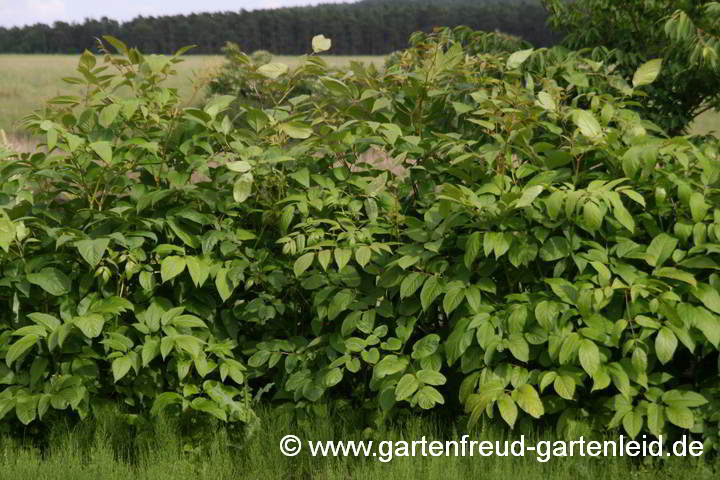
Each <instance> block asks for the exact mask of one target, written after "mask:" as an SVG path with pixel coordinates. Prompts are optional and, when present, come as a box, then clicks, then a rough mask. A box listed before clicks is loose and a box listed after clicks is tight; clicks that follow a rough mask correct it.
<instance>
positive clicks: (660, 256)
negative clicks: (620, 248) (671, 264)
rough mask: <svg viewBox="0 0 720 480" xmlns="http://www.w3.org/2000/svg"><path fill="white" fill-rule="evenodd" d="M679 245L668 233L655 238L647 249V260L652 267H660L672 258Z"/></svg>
mask: <svg viewBox="0 0 720 480" xmlns="http://www.w3.org/2000/svg"><path fill="white" fill-rule="evenodd" d="M677 244H678V240H677V238H674V237H671V236H670V235H668V234H666V233H661V234H660V235H658V236H656V237H655V238H653V240H652V242H650V245H649V246H648V248H647V251H646V257H645V260H646V261H647V263H648V264H649V265H650V266H653V267H660V266H662V264H663V263H665V260H667V259H668V258H670V256H671V255H672V253H673V252H674V251H675V247H676V246H677Z"/></svg>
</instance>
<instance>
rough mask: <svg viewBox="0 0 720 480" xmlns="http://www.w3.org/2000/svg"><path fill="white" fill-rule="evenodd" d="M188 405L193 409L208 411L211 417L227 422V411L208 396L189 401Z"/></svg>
mask: <svg viewBox="0 0 720 480" xmlns="http://www.w3.org/2000/svg"><path fill="white" fill-rule="evenodd" d="M190 407H191V408H192V409H193V410H197V411H199V412H205V413H209V414H210V415H212V416H213V417H215V418H218V419H220V420H222V421H223V422H227V413H226V412H225V410H224V409H223V408H222V407H220V406H219V405H218V404H217V403H215V402H213V401H212V400H210V399H209V398H203V397H198V398H196V399H194V400H193V401H192V402H190Z"/></svg>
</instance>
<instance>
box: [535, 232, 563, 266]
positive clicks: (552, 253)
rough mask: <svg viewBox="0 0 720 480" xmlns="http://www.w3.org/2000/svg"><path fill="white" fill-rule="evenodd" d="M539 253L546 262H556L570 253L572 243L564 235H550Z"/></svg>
mask: <svg viewBox="0 0 720 480" xmlns="http://www.w3.org/2000/svg"><path fill="white" fill-rule="evenodd" d="M538 253H539V255H540V258H541V259H543V260H545V261H546V262H554V261H556V260H560V259H561V258H565V257H567V256H569V255H570V243H568V241H567V240H566V239H565V238H563V237H550V238H548V239H547V241H546V242H545V243H543V245H542V246H541V247H540V251H539V252H538Z"/></svg>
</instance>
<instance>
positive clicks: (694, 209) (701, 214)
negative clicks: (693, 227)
mask: <svg viewBox="0 0 720 480" xmlns="http://www.w3.org/2000/svg"><path fill="white" fill-rule="evenodd" d="M708 210H710V205H708V204H707V203H706V202H705V196H704V195H703V194H702V193H700V192H695V193H693V194H692V195H690V213H691V214H692V218H693V221H694V222H696V223H699V222H702V221H703V220H704V219H705V216H706V215H707V212H708Z"/></svg>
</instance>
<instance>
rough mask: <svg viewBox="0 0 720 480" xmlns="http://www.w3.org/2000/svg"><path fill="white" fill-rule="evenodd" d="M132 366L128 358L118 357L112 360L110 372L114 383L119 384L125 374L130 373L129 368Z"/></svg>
mask: <svg viewBox="0 0 720 480" xmlns="http://www.w3.org/2000/svg"><path fill="white" fill-rule="evenodd" d="M132 364H133V361H132V359H131V358H130V357H128V356H122V357H118V358H116V359H115V360H113V363H112V372H113V378H114V379H115V383H117V382H119V381H120V380H121V379H122V378H123V377H124V376H125V375H127V373H128V372H129V371H130V368H131V367H132Z"/></svg>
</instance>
